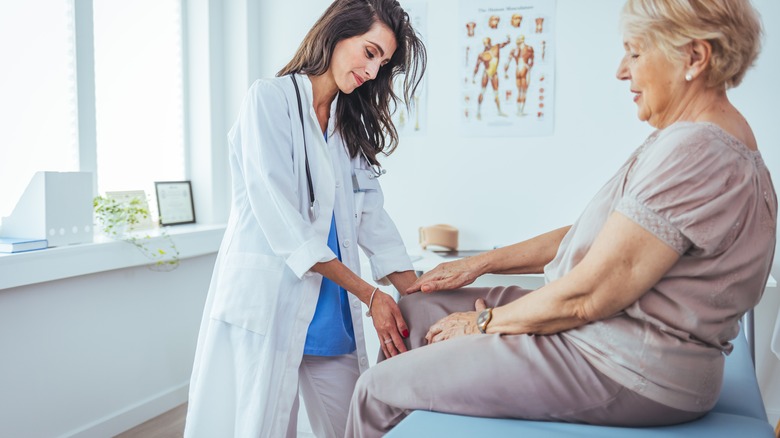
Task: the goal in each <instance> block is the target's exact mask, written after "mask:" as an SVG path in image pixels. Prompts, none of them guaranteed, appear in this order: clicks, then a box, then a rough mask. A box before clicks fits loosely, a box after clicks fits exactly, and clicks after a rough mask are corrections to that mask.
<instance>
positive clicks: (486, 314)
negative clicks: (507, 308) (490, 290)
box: [477, 308, 493, 333]
mask: <svg viewBox="0 0 780 438" xmlns="http://www.w3.org/2000/svg"><path fill="white" fill-rule="evenodd" d="M491 318H493V309H492V308H488V309H485V310H483V311H482V312H480V313H479V316H478V317H477V328H479V331H481V332H482V333H485V330H486V329H487V325H488V324H489V323H490V319H491Z"/></svg>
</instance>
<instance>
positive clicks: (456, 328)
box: [425, 298, 486, 344]
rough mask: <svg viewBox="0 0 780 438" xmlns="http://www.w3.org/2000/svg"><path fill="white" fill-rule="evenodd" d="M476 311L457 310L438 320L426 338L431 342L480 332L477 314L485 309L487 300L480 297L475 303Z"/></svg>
mask: <svg viewBox="0 0 780 438" xmlns="http://www.w3.org/2000/svg"><path fill="white" fill-rule="evenodd" d="M474 308H475V309H476V311H475V312H457V313H453V314H451V315H448V316H445V317H444V318H442V319H440V320H438V321H436V323H435V324H433V325H432V326H431V328H430V329H428V333H426V334H425V340H426V341H427V342H428V343H429V344H433V343H435V342H441V341H446V340H447V339H452V338H457V337H458V336H466V335H476V334H479V333H480V332H479V328H477V315H479V312H481V311H483V310H485V308H486V306H485V301H484V300H483V299H482V298H479V299H478V300H477V301H476V302H475V303H474Z"/></svg>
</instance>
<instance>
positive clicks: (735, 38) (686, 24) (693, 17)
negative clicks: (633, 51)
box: [621, 0, 763, 88]
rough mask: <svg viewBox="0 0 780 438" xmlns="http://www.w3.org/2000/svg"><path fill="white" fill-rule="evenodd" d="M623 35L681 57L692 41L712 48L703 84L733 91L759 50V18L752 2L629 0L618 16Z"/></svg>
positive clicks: (741, 0) (671, 56)
mask: <svg viewBox="0 0 780 438" xmlns="http://www.w3.org/2000/svg"><path fill="white" fill-rule="evenodd" d="M621 28H622V30H623V34H624V36H626V37H628V38H637V39H639V40H640V41H642V42H644V43H646V44H648V43H649V44H654V45H657V46H658V48H659V49H660V50H661V51H662V52H664V53H665V54H666V56H667V57H668V58H669V59H672V60H675V59H682V57H683V52H682V50H681V49H682V47H683V46H685V45H686V44H688V43H690V42H691V41H693V40H697V39H698V40H706V41H708V42H709V43H710V44H711V45H712V55H711V58H710V65H709V66H710V68H709V71H708V72H707V85H708V86H710V87H722V86H725V87H726V88H733V87H736V86H737V85H739V84H740V82H742V78H744V77H745V72H747V70H748V69H749V68H750V67H751V66H752V65H753V63H754V62H755V60H756V58H757V57H758V53H759V52H760V51H761V37H762V34H763V29H762V26H761V19H760V16H759V14H758V12H757V11H756V10H755V8H754V7H753V5H752V4H751V3H750V0H628V1H627V2H626V4H625V6H624V7H623V12H622V14H621Z"/></svg>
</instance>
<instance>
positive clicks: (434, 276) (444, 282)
mask: <svg viewBox="0 0 780 438" xmlns="http://www.w3.org/2000/svg"><path fill="white" fill-rule="evenodd" d="M480 275H481V272H480V270H479V269H478V263H476V259H475V258H474V257H466V258H464V259H460V260H455V261H452V262H446V263H442V264H440V265H439V266H437V267H435V268H433V269H431V270H430V271H428V272H426V273H425V274H423V275H422V276H421V277H420V278H418V279H417V281H415V282H414V283H413V284H412V285H411V286H409V288H408V289H406V291H405V292H406V293H407V294H410V293H413V292H417V291H422V292H426V293H428V292H436V291H438V290H451V289H457V288H460V287H463V286H467V285H469V284H471V283H473V282H474V280H476V279H477V277H479V276H480Z"/></svg>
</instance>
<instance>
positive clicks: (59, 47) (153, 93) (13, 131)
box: [0, 0, 186, 216]
mask: <svg viewBox="0 0 780 438" xmlns="http://www.w3.org/2000/svg"><path fill="white" fill-rule="evenodd" d="M180 8H181V2H180V0H133V1H130V2H121V1H116V0H94V1H93V3H92V5H91V6H90V4H89V3H85V2H75V3H74V0H37V1H34V2H26V1H9V2H2V3H1V4H0V60H2V65H3V68H2V69H0V96H2V98H0V187H2V190H0V216H8V215H9V214H10V213H11V210H12V209H13V206H14V205H15V203H16V201H17V200H18V198H19V196H20V195H21V193H22V192H23V191H24V188H25V187H26V186H27V183H28V182H29V180H30V178H31V177H32V175H33V174H34V173H35V172H36V171H39V170H51V171H77V170H85V171H92V170H95V169H94V168H90V169H79V162H80V161H81V162H82V163H85V162H93V163H94V158H95V157H96V162H97V175H98V178H97V185H98V190H99V191H100V192H105V191H113V190H135V189H144V190H146V193H147V194H152V193H153V187H154V185H153V183H154V181H155V180H158V181H159V180H182V179H186V172H185V162H184V157H185V153H184V136H183V132H184V127H183V96H182V56H181V54H182V41H181V35H182V33H181V27H182V26H181V10H180ZM76 23H92V25H93V30H94V33H93V35H92V37H93V40H92V41H88V40H87V39H88V37H85V36H83V35H81V34H80V33H79V31H78V29H82V28H83V27H79V26H81V25H79V26H77V25H76ZM87 29H89V27H87ZM91 50H94V52H93V53H92V54H91V55H94V66H86V68H88V69H89V70H88V71H92V70H91V69H92V68H94V81H92V78H87V79H86V80H85V78H84V77H81V78H79V77H77V74H76V72H77V71H78V70H79V68H78V67H80V68H81V69H84V68H85V65H78V66H77V65H76V62H77V58H76V53H77V52H78V53H79V59H82V55H83V54H84V53H85V51H91ZM87 58H88V59H90V60H91V59H93V56H88V57H87ZM80 87H91V90H90V91H94V93H91V92H89V93H83V92H82V93H77V91H79V90H80V91H83V90H84V89H82V88H80ZM91 95H94V96H95V101H94V102H79V101H78V98H77V96H91ZM91 108H94V119H93V120H89V119H90V118H92V114H93V112H92V111H91ZM79 118H80V119H79ZM79 126H81V127H82V128H83V129H88V130H90V131H91V132H92V133H93V134H92V135H93V136H94V135H96V141H95V142H92V141H88V138H89V133H88V132H86V131H84V132H82V133H81V135H82V141H81V142H79V136H80V133H79ZM95 143H96V146H95ZM80 154H84V155H83V156H81V155H80ZM80 156H81V158H82V159H81V160H80V159H79V157H80ZM84 157H87V158H88V157H92V158H93V160H92V161H90V160H89V159H87V160H84V159H83V158H84ZM89 166H90V167H91V166H94V164H91V165H89Z"/></svg>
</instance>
